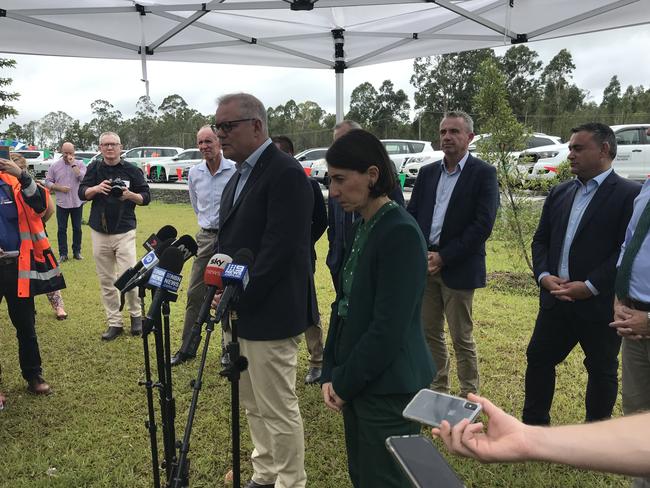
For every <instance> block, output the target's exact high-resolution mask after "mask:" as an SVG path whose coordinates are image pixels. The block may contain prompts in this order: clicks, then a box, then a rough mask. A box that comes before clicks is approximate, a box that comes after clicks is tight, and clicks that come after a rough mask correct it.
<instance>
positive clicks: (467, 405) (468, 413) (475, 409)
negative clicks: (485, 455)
mask: <svg viewBox="0 0 650 488" xmlns="http://www.w3.org/2000/svg"><path fill="white" fill-rule="evenodd" d="M480 412H481V404H480V403H474V402H470V401H468V400H466V399H465V398H460V397H455V396H451V395H446V394H444V393H438V392H437V391H433V390H428V389H423V390H420V391H419V392H418V393H417V394H416V395H415V396H414V397H413V399H412V400H411V401H410V403H409V404H408V405H407V406H406V408H405V409H404V411H403V412H402V416H403V417H404V418H407V419H410V420H415V421H416V422H420V423H421V424H426V425H430V426H431V427H440V424H441V423H442V421H443V420H446V421H447V422H449V424H450V425H451V426H452V427H453V426H454V425H456V424H457V423H458V422H460V421H461V420H463V419H468V420H469V421H470V422H474V421H475V420H476V418H477V417H478V414H479V413H480Z"/></svg>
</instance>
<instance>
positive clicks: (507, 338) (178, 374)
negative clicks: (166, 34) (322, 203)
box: [0, 203, 628, 488]
mask: <svg viewBox="0 0 650 488" xmlns="http://www.w3.org/2000/svg"><path fill="white" fill-rule="evenodd" d="M87 212H88V210H86V216H87ZM137 214H138V222H139V225H138V239H137V240H138V242H142V241H143V240H144V239H145V238H146V237H147V236H148V235H149V234H151V233H152V232H155V231H156V230H158V229H159V228H160V227H161V226H162V225H164V224H170V223H171V224H173V225H174V226H175V227H176V228H177V229H178V230H179V233H188V234H191V235H193V234H194V233H195V231H196V219H195V217H194V215H193V212H192V210H191V208H190V207H189V205H167V204H159V203H154V204H152V205H150V206H149V207H144V208H138V209H137ZM49 229H50V235H51V236H52V239H51V240H52V245H53V246H54V247H56V238H55V234H56V230H55V229H56V223H55V222H54V221H52V222H51V223H50V225H49ZM84 230H85V234H84V240H83V254H84V256H85V259H84V260H83V261H81V262H77V261H71V262H68V263H65V264H64V265H63V270H64V274H65V277H66V281H67V284H68V288H67V289H66V290H64V291H63V296H64V299H65V301H66V311H67V312H68V314H69V318H68V320H67V321H63V322H58V321H56V320H55V318H54V313H53V312H52V310H51V308H50V306H49V303H48V302H47V299H46V298H45V297H44V296H39V297H37V298H36V307H37V310H38V316H37V329H38V335H39V343H40V346H41V355H42V357H43V367H44V373H45V378H46V379H47V381H48V382H49V383H50V384H51V385H52V387H53V389H54V394H53V395H51V396H49V397H35V396H32V395H29V394H27V393H26V391H25V383H24V381H23V379H22V377H21V376H20V370H19V367H18V359H17V345H16V340H15V333H14V329H13V327H12V326H11V324H10V322H9V319H8V316H7V310H6V305H4V303H3V304H2V305H0V324H1V325H0V358H1V362H2V371H3V378H2V384H1V389H2V391H3V392H4V393H5V394H6V395H7V397H8V406H7V408H6V409H5V410H4V411H2V412H0V486H1V487H8V488H35V487H61V488H63V487H65V488H77V487H134V488H135V487H150V486H152V478H151V457H150V449H149V437H148V433H147V430H146V429H145V426H144V421H145V419H146V416H147V407H146V397H145V390H144V388H143V387H140V386H138V380H140V379H142V378H143V355H142V340H141V339H139V338H131V337H126V336H123V337H120V338H118V339H117V340H115V341H113V342H110V343H104V342H102V341H100V339H99V336H100V334H101V333H102V332H103V331H104V329H105V317H104V311H103V308H102V306H101V302H100V297H99V288H98V282H97V276H96V274H95V269H94V263H93V260H92V251H91V244H90V235H89V231H88V228H87V227H84ZM317 249H318V256H319V258H320V259H319V260H318V265H317V266H318V269H317V277H316V283H317V290H318V294H319V303H320V309H321V311H322V312H323V323H324V324H327V323H328V318H329V317H328V315H329V303H330V302H331V300H332V298H333V291H332V287H331V282H330V277H329V272H328V271H327V268H326V266H325V259H324V257H325V254H326V250H327V242H326V239H321V240H320V242H319V243H318V246H317ZM143 253H144V250H140V251H139V254H143ZM488 256H489V257H488V267H489V270H490V271H491V272H495V271H508V272H523V271H524V269H523V267H522V266H521V263H517V262H516V261H513V260H512V259H511V258H506V257H504V254H503V245H502V244H501V243H496V242H490V243H489V245H488ZM188 273H189V264H188V265H187V266H186V268H185V269H184V275H185V276H186V277H187V275H188ZM186 279H187V278H186ZM509 287H510V288H509ZM511 288H512V287H511V285H508V284H507V283H506V284H505V285H503V286H496V285H495V286H493V285H490V286H489V287H488V288H486V289H482V290H479V291H477V293H476V298H475V311H474V316H475V319H476V329H475V332H476V340H477V344H478V349H479V358H480V368H481V369H480V370H481V375H482V376H481V382H482V393H483V394H484V395H486V396H488V397H489V398H491V399H492V400H493V401H495V402H496V403H497V404H499V405H500V406H502V407H503V408H505V409H506V410H507V411H509V412H511V413H513V414H514V415H516V416H519V415H520V412H521V408H522V404H523V377H524V371H525V367H526V360H525V349H526V345H527V343H528V339H529V338H530V334H531V332H532V328H533V323H534V319H535V315H536V312H537V299H536V297H535V296H534V295H533V296H531V294H530V293H521V292H520V290H518V289H514V290H513V289H511ZM508 291H510V292H508ZM147 305H148V302H147ZM171 309H172V312H171V323H172V349H173V350H175V348H176V347H177V346H178V344H179V341H180V335H181V330H182V317H183V309H184V296H183V294H182V293H181V295H180V298H179V301H178V303H173V304H171ZM217 336H218V334H216V333H215V334H214V337H213V340H212V341H211V345H210V353H209V356H208V363H207V366H206V372H205V376H204V386H203V389H202V391H201V396H200V399H199V408H198V412H197V416H196V419H195V423H194V430H193V434H192V443H191V451H190V458H191V473H190V480H191V486H193V487H218V486H222V484H223V477H224V475H225V473H226V472H227V471H228V469H229V466H230V464H231V457H230V389H229V384H228V382H227V381H226V380H225V379H223V378H221V377H220V376H219V375H218V371H219V365H218V361H219V348H220V346H219V340H218V337H217ZM150 343H151V348H152V350H153V340H150ZM197 367H198V362H197V361H194V362H192V363H189V365H186V366H181V367H180V368H176V369H174V392H175V397H176V402H177V410H178V416H177V423H176V429H177V436H178V437H179V438H180V437H181V436H182V432H183V429H184V427H185V420H186V415H187V410H188V407H189V403H190V398H191V389H190V387H189V382H190V380H191V379H193V378H194V377H195V375H196V368H197ZM306 370H307V353H306V347H305V346H304V345H303V346H302V348H301V354H300V362H299V369H298V381H297V388H298V395H299V397H300V407H301V411H302V415H303V419H304V424H305V443H306V446H307V451H306V469H307V475H308V477H309V486H311V487H321V488H331V487H347V486H350V484H349V481H348V476H347V470H346V461H345V446H344V441H343V431H342V425H341V423H342V421H341V418H340V416H337V415H335V414H333V413H331V412H330V411H329V410H327V409H326V408H325V407H324V405H323V403H322V400H321V396H320V391H319V389H318V388H316V387H305V386H304V385H303V384H302V378H303V377H304V375H305V373H306ZM453 374H455V373H453ZM453 374H452V376H453ZM585 384H586V375H585V372H584V368H583V366H582V352H581V351H580V350H576V351H574V352H573V353H572V354H571V355H570V356H569V358H568V359H567V361H566V362H565V363H563V364H562V365H560V367H559V368H558V379H557V389H556V395H555V401H554V404H553V410H552V417H553V422H554V423H558V424H560V423H569V422H580V421H581V420H582V419H583V416H584V400H583V398H584V391H585ZM453 388H455V389H456V391H457V384H454V385H453ZM156 405H157V395H156ZM620 414H621V411H620V400H619V402H618V403H617V407H616V415H620ZM159 421H160V419H159V418H158V422H159ZM158 427H159V440H160V434H161V427H160V423H159V424H158ZM250 450H251V443H250V438H249V436H248V431H247V427H246V423H245V416H244V415H242V467H243V469H244V472H243V474H242V479H244V480H245V479H248V477H249V476H250V474H251V471H250V463H249V462H248V456H249V453H250ZM443 453H444V449H443ZM445 455H446V453H445ZM446 457H447V458H448V459H449V461H450V463H451V464H452V466H453V467H454V468H455V469H456V470H457V471H458V473H459V474H460V476H461V477H462V478H463V479H464V480H465V482H466V483H467V485H468V486H473V487H487V486H494V487H576V488H577V487H592V486H593V487H610V486H626V485H627V484H628V481H627V480H626V479H625V478H623V477H618V476H610V475H604V474H594V473H589V472H585V471H579V470H576V469H573V468H567V467H561V466H554V465H547V464H542V463H528V464H525V465H501V464H497V465H481V464H480V463H478V462H475V461H472V460H466V459H461V458H457V457H450V456H447V455H446ZM51 468H55V469H56V471H55V472H53V469H51ZM48 470H49V472H50V474H48Z"/></svg>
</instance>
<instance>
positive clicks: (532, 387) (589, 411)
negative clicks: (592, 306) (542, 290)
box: [523, 303, 621, 425]
mask: <svg viewBox="0 0 650 488" xmlns="http://www.w3.org/2000/svg"><path fill="white" fill-rule="evenodd" d="M610 321H611V317H603V318H602V319H600V320H585V319H583V318H581V317H580V316H578V315H577V314H576V313H575V304H573V303H557V304H556V305H555V306H554V307H553V308H551V309H550V310H544V309H540V311H539V314H538V316H537V322H536V323H535V330H534V332H533V336H532V337H531V339H530V343H529V344H528V350H527V351H526V356H527V358H528V366H527V368H526V398H525V401H524V412H523V421H524V422H525V423H527V424H533V425H548V424H550V423H551V417H550V415H549V412H550V409H551V403H552V402H553V394H554V392H555V366H557V365H558V364H560V363H561V362H562V361H564V359H565V358H566V357H567V356H568V355H569V353H570V352H571V350H572V349H573V348H574V347H575V346H576V344H580V347H581V348H582V350H583V352H584V353H585V359H584V363H583V364H584V365H585V368H586V369H587V375H588V380H587V392H586V395H585V407H586V415H585V420H586V421H588V422H592V421H595V420H602V419H607V418H609V417H611V415H612V409H613V407H614V403H615V402H616V393H617V391H618V375H617V373H618V351H619V348H620V346H621V338H620V337H619V336H618V335H617V334H616V331H615V330H614V329H613V328H611V327H609V325H608V324H609V322H610Z"/></svg>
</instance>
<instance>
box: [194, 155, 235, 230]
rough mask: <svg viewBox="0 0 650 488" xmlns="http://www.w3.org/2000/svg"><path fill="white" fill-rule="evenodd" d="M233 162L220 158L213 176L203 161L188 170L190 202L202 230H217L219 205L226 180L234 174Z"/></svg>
mask: <svg viewBox="0 0 650 488" xmlns="http://www.w3.org/2000/svg"><path fill="white" fill-rule="evenodd" d="M235 171H236V170H235V162H234V161H231V160H230V159H226V158H224V157H223V156H222V157H221V163H219V169H218V170H217V172H216V173H215V174H214V175H213V174H212V173H211V172H210V169H209V168H208V165H207V163H206V162H205V161H201V163H199V164H197V165H196V166H192V168H190V174H189V176H188V177H187V180H188V187H189V192H190V202H191V203H192V208H193V209H194V213H195V214H196V216H197V218H198V222H199V227H201V228H203V229H218V228H219V204H220V202H221V194H222V193H223V189H224V187H225V186H226V183H228V180H229V179H230V178H231V176H232V175H234V174H235Z"/></svg>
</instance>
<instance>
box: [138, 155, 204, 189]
mask: <svg viewBox="0 0 650 488" xmlns="http://www.w3.org/2000/svg"><path fill="white" fill-rule="evenodd" d="M201 161H203V155H202V154H201V151H199V150H198V149H185V151H183V152H182V153H180V154H179V155H178V156H174V157H173V158H168V159H166V160H163V161H157V162H155V163H149V164H150V166H149V179H150V180H151V181H155V182H158V183H165V182H172V181H181V180H185V181H187V176H188V175H189V172H190V168H191V167H192V166H196V165H197V164H199V163H200V162H201ZM179 173H180V178H179Z"/></svg>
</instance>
